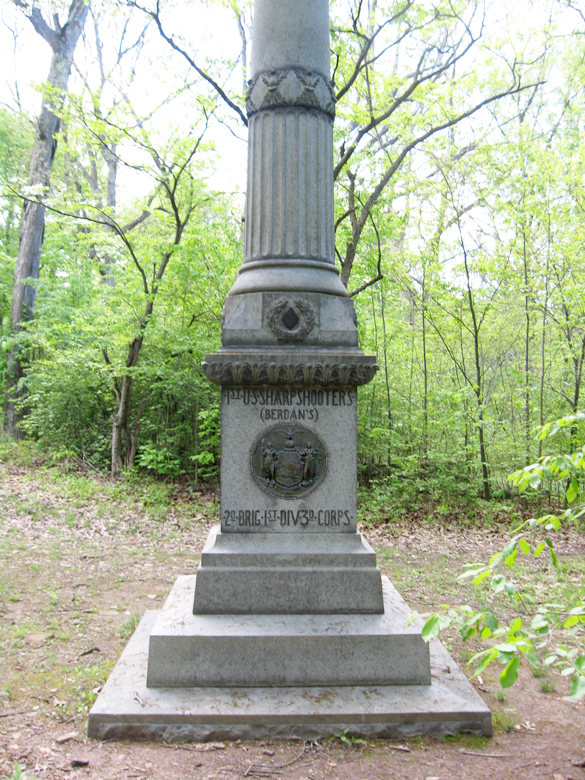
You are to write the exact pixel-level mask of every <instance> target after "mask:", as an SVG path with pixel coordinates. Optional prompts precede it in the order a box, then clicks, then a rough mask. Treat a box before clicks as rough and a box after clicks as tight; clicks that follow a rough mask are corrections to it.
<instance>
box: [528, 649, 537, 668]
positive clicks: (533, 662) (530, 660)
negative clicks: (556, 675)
mask: <svg viewBox="0 0 585 780" xmlns="http://www.w3.org/2000/svg"><path fill="white" fill-rule="evenodd" d="M526 660H527V661H528V663H529V664H530V666H533V667H534V668H535V669H537V668H538V667H539V666H540V663H539V662H538V658H537V657H536V656H535V655H534V653H531V652H528V653H526Z"/></svg>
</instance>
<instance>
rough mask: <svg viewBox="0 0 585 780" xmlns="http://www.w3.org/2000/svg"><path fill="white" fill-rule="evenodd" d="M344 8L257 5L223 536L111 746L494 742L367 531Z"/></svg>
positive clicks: (310, 0)
mask: <svg viewBox="0 0 585 780" xmlns="http://www.w3.org/2000/svg"><path fill="white" fill-rule="evenodd" d="M328 9H329V5H328V0H294V2H290V1H289V0H286V2H285V1H283V2H276V0H255V3H254V33H253V42H252V59H251V75H252V79H251V81H250V82H249V87H248V93H247V98H246V108H247V111H248V115H249V117H250V121H249V126H248V129H249V141H248V185H247V201H246V218H245V223H246V241H245V253H244V263H243V265H242V267H241V268H240V273H239V276H238V278H237V279H236V281H235V283H234V285H233V287H232V289H231V291H230V294H229V295H228V297H227V299H226V303H225V306H224V311H223V320H222V347H221V349H220V350H218V352H216V353H215V354H213V355H207V356H206V358H205V362H204V363H203V364H202V367H203V370H204V371H205V374H206V376H207V378H208V379H209V380H210V381H211V382H214V383H216V384H218V385H220V386H221V388H222V390H221V419H222V422H221V427H222V437H221V441H222V445H221V513H220V514H221V530H219V529H214V531H212V533H211V534H210V537H209V540H208V543H207V545H206V546H205V549H204V550H203V554H202V558H201V563H200V566H199V569H198V572H197V576H196V577H195V576H185V577H179V579H178V580H177V582H176V584H175V586H174V588H173V590H172V592H171V594H170V596H169V598H168V601H167V603H166V604H165V606H164V608H163V610H162V611H161V612H160V613H147V614H146V615H145V617H144V618H143V620H142V622H141V623H140V626H139V627H138V629H137V630H136V632H135V634H134V636H133V637H132V639H131V640H130V643H129V644H128V646H127V648H126V650H125V651H124V653H123V654H122V657H121V658H120V660H119V662H118V664H117V665H116V667H115V669H114V671H113V672H112V674H111V675H110V678H109V680H108V682H107V684H106V685H105V687H104V690H103V691H102V693H101V694H100V696H99V698H98V699H97V701H96V703H95V704H94V706H93V708H92V710H91V712H90V715H89V734H90V736H93V737H96V738H100V739H112V738H140V739H164V740H166V741H172V740H216V739H266V738H271V737H281V738H290V737H304V738H307V739H315V738H323V737H329V736H333V735H335V734H342V733H344V732H348V733H349V734H351V735H355V736H365V737H385V736H388V737H396V736H417V735H420V734H429V733H433V734H439V735H444V734H457V733H459V732H462V731H468V732H474V733H479V734H491V714H490V711H489V709H488V708H487V707H486V705H485V704H484V703H483V702H482V701H481V699H480V698H479V696H478V695H477V693H476V692H475V691H474V690H473V688H472V687H471V685H470V684H469V682H467V680H466V679H465V677H464V676H463V675H462V674H461V672H460V671H459V670H458V669H457V667H456V665H455V664H454V663H453V661H452V660H451V659H450V658H449V656H448V654H447V653H446V652H445V650H444V649H443V648H442V646H441V645H440V644H439V643H435V644H434V645H433V647H432V648H431V649H429V646H428V645H427V644H425V643H424V642H423V640H422V636H421V624H420V622H418V623H417V622H416V621H415V622H414V623H412V624H411V623H409V622H408V617H409V614H410V610H409V609H408V607H407V606H406V604H405V603H404V601H403V600H402V599H401V598H400V596H399V594H398V593H397V592H396V590H395V589H394V588H393V587H392V585H391V584H390V582H389V581H388V580H387V579H385V578H384V579H383V578H382V577H381V574H380V571H379V569H378V568H377V567H376V561H375V555H374V552H373V550H372V549H371V547H370V546H369V545H368V544H367V542H366V541H365V540H363V539H362V537H361V536H360V534H359V533H358V532H357V387H358V386H360V385H364V384H366V383H367V382H370V381H371V380H372V379H373V378H374V375H375V373H376V370H377V369H378V365H377V363H376V359H375V358H374V357H373V356H366V355H364V354H363V352H362V351H361V350H360V348H359V344H358V330H357V318H356V314H355V309H354V305H353V301H352V300H351V299H350V297H349V295H348V292H347V290H346V288H345V286H344V284H343V283H342V281H341V279H340V275H339V270H338V268H337V267H336V264H335V230H334V222H333V119H334V116H335V92H334V86H333V84H332V82H331V80H330V75H329V73H330V69H329V57H330V53H329V14H328Z"/></svg>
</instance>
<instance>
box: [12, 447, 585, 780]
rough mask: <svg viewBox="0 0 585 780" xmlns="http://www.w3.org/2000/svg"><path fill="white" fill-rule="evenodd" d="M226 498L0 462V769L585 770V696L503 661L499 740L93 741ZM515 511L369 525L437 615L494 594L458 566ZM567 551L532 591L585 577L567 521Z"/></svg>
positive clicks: (498, 539)
mask: <svg viewBox="0 0 585 780" xmlns="http://www.w3.org/2000/svg"><path fill="white" fill-rule="evenodd" d="M214 499H215V497H214V496H213V495H212V494H211V495H210V494H207V495H203V494H201V493H197V492H196V491H193V490H191V489H189V488H185V487H177V488H174V487H173V486H169V485H162V484H156V483H154V484H153V483H149V482H144V481H135V482H134V483H132V482H128V481H124V482H120V483H113V482H111V481H110V480H107V479H104V478H101V477H99V476H98V475H80V474H72V473H70V474H64V473H63V472H62V471H61V470H58V469H51V468H47V467H46V466H44V465H43V464H39V463H37V464H35V463H34V461H33V462H31V463H24V462H22V461H20V462H18V461H16V462H15V461H14V460H10V459H7V460H6V461H5V462H2V461H0V777H8V778H14V779H16V778H18V777H26V778H27V780H33V778H34V779H36V780H43V779H44V778H47V779H48V780H53V779H57V778H59V779H62V778H71V780H77V779H78V778H83V779H85V778H87V779H88V780H91V779H93V778H100V779H102V778H103V779H106V778H107V779H110V778H111V780H118V779H120V780H122V779H125V778H144V780H147V779H150V778H156V779H157V780H159V779H160V780H163V779H164V780H190V779H191V778H193V779H194V780H196V779H197V778H205V779H206V780H215V779H217V780H223V779H224V778H235V777H238V776H245V777H274V778H277V779H278V778H282V779H283V780H286V778H295V780H307V778H308V779H309V780H318V779H319V780H320V779H321V778H344V779H345V778H347V779H348V780H350V779H351V780H378V779H380V780H381V779H382V778H384V780H393V779H394V778H396V779H398V778H408V779H409V780H463V778H465V780H470V779H471V780H473V779H474V778H478V779H480V778H481V779H484V778H485V780H490V779H491V778H494V779H495V778H498V779H499V778H515V780H520V779H521V778H550V780H568V779H569V778H573V780H585V700H581V701H580V702H576V701H573V700H571V699H570V698H569V697H568V686H567V682H566V679H564V678H562V677H560V675H558V674H556V673H555V672H551V671H547V672H546V673H544V670H542V671H541V672H539V676H534V675H533V674H531V672H530V671H529V670H528V669H527V668H524V667H523V668H522V670H521V677H520V680H519V682H518V683H517V684H516V685H515V686H514V687H512V688H510V689H507V690H506V691H505V692H504V691H502V690H501V688H500V686H499V682H498V674H499V671H500V669H499V668H493V669H492V668H491V667H490V668H488V669H487V670H486V672H485V673H484V674H483V675H482V676H481V677H480V678H478V679H475V680H473V685H474V686H475V687H476V689H477V690H478V691H479V692H480V695H481V696H482V697H483V699H484V700H485V702H486V703H487V704H488V705H489V706H490V708H491V709H492V712H493V720H494V726H495V736H494V737H493V738H492V739H486V738H482V737H474V736H471V735H466V736H461V737H458V738H446V739H443V740H440V739H430V738H425V739H409V740H403V741H396V740H391V741H384V740H378V741H368V740H357V741H351V740H350V741H345V742H344V741H343V739H339V738H333V739H329V740H324V741H319V742H311V743H303V742H301V741H297V742H295V741H286V742H285V741H282V742H279V741H272V742H267V741H265V742H249V743H228V742H226V743H212V744H201V745H198V744H197V745H161V744H156V743H134V742H126V741H121V742H106V743H101V742H96V741H93V740H90V739H88V738H87V736H86V729H87V713H88V711H89V708H90V706H91V704H92V702H93V700H94V699H95V697H96V695H97V693H98V692H99V690H100V688H101V686H102V685H103V683H104V682H105V680H106V678H107V676H108V674H109V672H110V670H111V669H112V668H113V666H114V664H115V662H116V660H117V658H118V657H119V655H120V653H121V651H122V649H123V648H124V646H125V644H126V642H127V640H128V638H129V637H130V635H131V634H132V632H133V630H134V628H135V626H136V625H137V623H138V620H139V618H140V616H141V615H142V614H143V613H144V611H145V610H146V609H152V608H160V607H162V604H163V603H164V600H165V598H166V596H167V594H168V592H169V590H170V588H171V586H172V584H173V582H174V580H175V578H176V576H177V575H178V574H187V573H191V572H194V571H195V568H196V565H197V561H198V557H199V552H200V550H201V548H202V546H203V543H204V541H205V539H206V537H207V534H208V532H209V529H210V527H211V526H212V525H213V524H214V523H215V522H217V519H218V513H217V503H216V501H215V500H214ZM470 511H471V510H470ZM428 514H433V513H432V512H431V513H428ZM435 514H436V513H435ZM505 514H506V513H505V511H504V512H503V513H501V516H500V518H499V520H500V522H496V521H494V520H493V518H492V521H491V522H489V523H488V524H487V527H485V523H484V524H483V527H482V523H480V522H478V520H481V518H476V521H474V522H469V523H467V524H462V523H461V522H457V523H456V524H454V525H449V524H448V523H447V522H445V520H444V519H443V520H437V519H434V520H428V521H426V522H425V520H424V512H422V510H421V509H420V508H419V509H418V510H417V511H416V512H413V514H412V517H416V519H415V520H414V521H413V520H412V517H410V516H409V514H408V512H406V513H405V512H403V513H402V514H401V515H400V518H399V520H398V521H397V522H393V523H390V524H384V525H378V526H374V525H368V526H367V527H365V528H364V529H363V530H364V532H365V534H366V536H367V538H368V539H369V540H370V542H371V543H372V544H373V545H374V547H375V549H376V551H377V552H378V555H379V561H380V566H381V568H382V569H383V571H384V573H386V574H388V576H389V577H390V578H391V580H392V581H393V582H394V583H395V584H396V586H397V587H398V589H399V590H400V592H401V593H402V594H403V596H404V597H405V599H406V600H407V602H408V603H409V604H410V606H411V607H412V609H413V610H419V611H421V612H427V611H432V610H433V609H436V608H438V607H439V606H440V605H441V604H443V603H445V602H447V603H450V604H457V603H470V604H474V603H481V599H482V598H484V597H483V596H482V595H481V594H480V593H479V592H477V591H474V589H473V588H472V587H470V586H469V585H467V584H465V583H463V584H462V583H460V582H457V579H456V578H457V575H458V574H460V573H461V571H462V569H463V564H464V563H465V562H470V561H474V560H477V561H486V560H487V558H488V556H489V555H490V554H491V553H493V552H494V551H496V550H497V549H501V547H502V546H503V544H504V541H505V539H506V538H507V537H506V531H507V524H506V522H505ZM439 515H440V513H439ZM496 519H497V518H496ZM556 549H557V552H558V553H559V558H560V561H561V566H560V572H556V571H551V570H550V567H549V565H548V564H547V563H546V561H545V560H544V557H545V556H541V558H542V560H541V559H538V571H537V572H536V574H535V575H531V574H530V573H529V572H528V571H524V572H523V571H522V570H521V571H520V573H519V574H518V576H519V577H525V578H527V577H529V576H532V577H533V584H534V588H535V592H536V593H538V592H539V590H542V591H543V592H544V591H546V592H547V594H550V593H551V592H552V593H554V592H555V591H557V590H558V591H559V593H560V594H562V593H565V592H566V591H567V588H569V589H570V588H571V587H573V588H581V587H582V584H583V581H584V573H585V534H583V533H582V532H577V531H572V532H569V533H566V534H564V535H563V536H562V537H561V538H559V539H558V541H557V542H556ZM443 641H444V642H445V644H446V645H447V647H448V649H449V650H450V652H451V653H452V655H453V657H454V658H455V660H456V661H457V662H458V663H459V664H460V665H461V666H462V668H463V669H464V670H466V672H467V673H468V675H471V672H470V671H469V670H467V667H466V661H467V660H468V659H469V657H470V656H471V654H472V652H473V651H475V650H476V649H477V648H478V647H479V645H472V646H471V647H469V646H467V645H463V646H462V645H461V643H460V641H459V640H458V637H457V636H455V635H453V634H449V633H447V634H446V635H444V636H443ZM341 736H342V735H341ZM80 763H82V764H85V765H84V766H79V764H80Z"/></svg>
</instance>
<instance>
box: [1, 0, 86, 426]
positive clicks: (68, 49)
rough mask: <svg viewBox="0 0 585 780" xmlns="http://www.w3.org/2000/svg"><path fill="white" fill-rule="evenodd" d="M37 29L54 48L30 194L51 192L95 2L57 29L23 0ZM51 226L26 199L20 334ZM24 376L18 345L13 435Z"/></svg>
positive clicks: (79, 1)
mask: <svg viewBox="0 0 585 780" xmlns="http://www.w3.org/2000/svg"><path fill="white" fill-rule="evenodd" d="M17 5H18V6H19V7H21V8H22V9H23V11H24V13H25V15H26V16H27V18H28V19H29V20H30V22H31V24H32V25H33V27H34V29H35V30H36V31H37V33H38V34H39V35H40V36H41V37H42V38H43V39H44V40H45V41H46V42H47V43H48V44H49V46H50V47H51V49H52V51H53V56H52V59H51V66H50V69H49V75H48V77H47V82H46V89H45V95H44V97H43V102H42V105H41V111H40V114H39V117H38V119H37V125H36V134H35V141H34V144H33V149H32V154H31V159H30V166H29V176H28V192H29V195H30V194H33V193H34V195H36V196H39V195H40V196H41V197H44V196H46V194H47V192H48V189H49V184H50V180H51V170H52V168H53V161H54V159H55V151H56V148H57V135H58V132H59V122H60V119H59V111H60V108H61V106H62V104H63V99H64V96H65V94H66V92H67V84H68V82H69V75H70V73H71V66H72V63H73V54H74V52H75V47H76V46H77V42H78V40H79V36H80V35H81V32H82V30H83V26H84V24H85V19H86V17H87V13H88V10H89V6H88V5H87V4H86V3H85V2H84V0H72V3H71V5H70V7H69V13H68V15H67V21H66V22H65V24H64V25H61V23H60V21H59V16H58V14H54V17H53V19H54V25H55V26H54V27H51V26H50V25H49V24H48V23H47V22H46V21H45V18H44V17H43V14H42V12H41V10H40V9H39V8H38V6H36V5H35V4H34V3H33V5H32V6H31V7H30V8H29V6H28V5H27V4H26V3H24V2H22V0H17ZM44 229H45V207H44V205H43V204H42V202H40V201H39V200H38V199H36V198H32V199H29V198H26V199H25V203H24V210H23V213H22V220H21V224H20V244H19V250H18V257H17V260H16V267H15V270H14V291H13V295H12V312H11V324H12V329H13V331H14V332H17V331H18V330H19V329H20V328H21V325H22V323H23V321H26V320H30V319H31V318H32V316H33V312H34V305H35V297H36V292H35V288H34V286H33V285H31V284H27V280H28V279H33V280H34V279H38V278H39V269H40V259H41V248H42V244H43V235H44ZM23 375H24V366H23V354H22V352H21V350H20V349H18V348H17V347H16V348H15V349H13V351H12V352H11V353H10V355H9V358H8V387H9V391H10V395H9V398H8V403H7V405H6V418H5V430H6V431H7V432H8V433H9V434H10V435H11V436H17V435H18V419H19V415H18V411H17V397H18V384H19V381H20V380H21V379H22V377H23Z"/></svg>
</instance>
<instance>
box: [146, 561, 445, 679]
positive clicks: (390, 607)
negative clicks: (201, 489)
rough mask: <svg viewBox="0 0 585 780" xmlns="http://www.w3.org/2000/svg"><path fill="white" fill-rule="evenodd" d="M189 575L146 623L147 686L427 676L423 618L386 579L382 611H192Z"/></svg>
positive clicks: (427, 660) (179, 579)
mask: <svg viewBox="0 0 585 780" xmlns="http://www.w3.org/2000/svg"><path fill="white" fill-rule="evenodd" d="M288 571H289V572H291V573H294V572H292V571H291V570H290V569H289V570H288ZM195 579H196V578H195V577H194V576H183V577H179V578H178V579H177V581H176V582H175V585H174V586H173V589H172V591H171V593H170V595H169V597H168V599H167V601H166V603H165V605H164V607H163V609H162V611H161V613H160V615H159V617H158V619H157V622H156V624H155V626H154V628H153V629H152V633H151V635H150V649H149V656H148V676H147V684H148V686H149V687H155V688H164V687H169V686H170V687H179V688H180V687H187V688H188V687H206V686H228V687H256V686H260V687H262V686H280V687H282V686H291V685H294V686H307V685H308V686H311V685H394V684H395V685H402V684H406V685H415V684H420V685H425V684H426V685H429V684H430V682H431V677H430V666H429V648H428V645H427V644H426V643H425V642H423V640H422V639H421V635H420V630H421V625H422V624H421V623H420V621H419V622H418V623H417V622H416V621H415V622H414V623H411V624H408V617H409V615H410V609H409V608H408V607H407V605H406V604H405V603H404V601H403V600H402V598H401V597H400V595H399V594H398V592H397V591H396V589H395V588H394V587H393V586H392V585H391V584H390V582H389V581H388V579H387V578H384V611H383V612H382V613H381V614H365V613H359V614H338V615H323V614H320V615H319V614H308V615H307V614H304V615H285V614H278V615H259V614H248V615H233V614H231V615H230V614H228V615H218V614H214V615H194V614H193V612H192V609H191V604H192V603H193V595H194V591H195ZM325 583H326V581H325ZM291 584H293V583H292V581H291ZM315 585H316V587H322V585H320V584H319V581H318V579H316V580H315Z"/></svg>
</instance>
